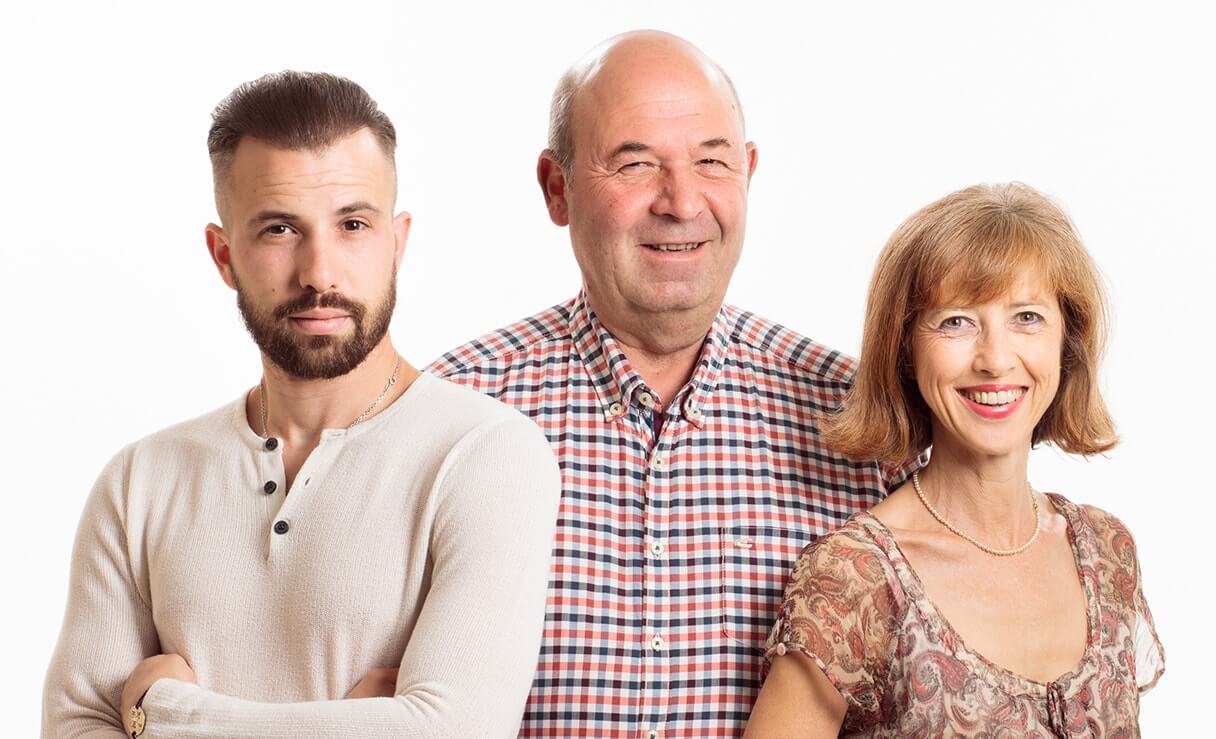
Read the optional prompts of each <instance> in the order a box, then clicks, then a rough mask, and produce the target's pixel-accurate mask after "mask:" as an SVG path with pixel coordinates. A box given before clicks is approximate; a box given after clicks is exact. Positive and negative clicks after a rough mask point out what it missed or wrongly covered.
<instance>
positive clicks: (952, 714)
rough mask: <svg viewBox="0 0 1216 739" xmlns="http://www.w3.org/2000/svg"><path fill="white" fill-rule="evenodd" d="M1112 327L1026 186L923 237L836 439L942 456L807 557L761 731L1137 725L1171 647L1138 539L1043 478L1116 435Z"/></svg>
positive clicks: (869, 329)
mask: <svg viewBox="0 0 1216 739" xmlns="http://www.w3.org/2000/svg"><path fill="white" fill-rule="evenodd" d="M1105 315H1106V310H1105V302H1104V298H1103V295H1102V290H1101V286H1100V280H1099V278H1098V275H1097V270H1096V268H1095V267H1094V265H1093V263H1092V261H1091V260H1090V258H1089V256H1088V254H1087V252H1086V251H1085V248H1084V247H1083V246H1082V245H1081V242H1080V240H1079V239H1078V237H1077V235H1076V231H1075V229H1074V228H1073V226H1072V224H1071V222H1070V221H1069V220H1068V218H1067V217H1066V216H1065V215H1064V214H1063V213H1062V212H1061V211H1060V210H1059V208H1057V207H1056V206H1055V205H1054V204H1052V203H1051V202H1050V201H1049V200H1047V198H1045V197H1044V196H1042V195H1040V194H1039V193H1038V192H1036V191H1034V190H1033V189H1031V188H1029V187H1026V186H1025V185H1021V184H1016V183H1014V184H1007V185H998V186H976V187H971V188H968V189H966V190H961V191H959V192H956V193H954V194H952V195H949V196H947V197H945V198H942V199H941V200H938V201H937V202H935V203H933V204H931V205H929V206H927V207H925V208H924V209H922V210H920V211H919V212H917V213H916V214H914V215H913V216H912V217H910V218H909V219H908V220H907V221H905V222H904V224H903V225H902V226H900V228H899V229H898V230H897V231H896V232H895V234H894V235H893V236H892V237H891V239H890V241H888V243H887V246H886V248H885V249H884V251H883V253H882V255H881V256H880V257H879V261H878V265H877V267H876V269H875V274H874V278H873V281H872V282H871V286H870V295H869V302H868V309H867V314H866V326H865V332H864V338H863V343H862V355H861V363H860V367H859V369H858V372H857V376H856V377H857V379H856V383H855V385H854V387H853V390H852V392H851V394H850V395H849V397H848V400H847V401H846V403H845V408H844V410H843V411H841V412H840V413H839V414H837V415H836V416H834V417H831V418H828V419H825V420H824V425H825V428H826V430H825V438H826V439H827V440H828V443H829V444H831V445H833V446H835V448H836V449H837V450H839V451H841V452H843V453H845V454H846V455H848V456H851V457H854V458H869V457H877V458H879V459H881V460H883V461H885V462H888V463H893V464H899V463H901V462H903V461H905V460H907V459H910V458H912V457H913V456H915V455H916V454H918V453H919V452H920V451H922V450H923V449H924V448H925V447H927V446H930V445H931V446H932V457H931V459H930V461H929V463H928V464H927V465H926V466H925V467H924V468H923V469H922V470H920V471H918V472H914V473H913V474H912V478H911V483H910V484H905V485H904V486H902V487H900V488H899V489H897V490H896V491H895V492H893V493H892V494H891V495H890V496H889V497H888V498H887V499H886V500H884V501H883V502H881V503H879V504H878V505H876V506H875V507H874V508H872V509H871V510H870V511H868V512H864V513H859V514H857V515H855V516H854V517H853V518H851V519H850V520H849V521H848V522H847V523H846V524H845V525H844V526H843V527H842V528H841V529H839V530H837V531H836V532H834V533H832V534H830V535H828V536H825V537H823V538H821V539H820V540H818V541H817V542H816V543H815V544H814V545H812V546H811V547H808V548H807V550H806V551H804V552H803V554H802V556H801V557H799V559H798V561H797V563H796V564H795V566H794V571H793V574H792V575H791V578H790V583H789V586H788V588H787V590H786V597H785V601H784V603H783V605H782V607H781V611H780V617H779V619H778V622H777V625H776V626H775V627H774V629H773V631H772V633H771V635H770V637H769V642H768V648H767V652H766V655H767V657H768V659H769V660H771V669H770V672H769V675H768V678H767V681H766V683H765V685H764V689H763V691H762V692H761V694H760V697H759V699H758V701H757V703H756V707H755V710H754V711H753V713H752V719H751V722H750V723H749V727H748V730H749V735H750V736H759V737H775V736H792V735H794V734H793V733H791V732H792V731H798V732H799V733H798V734H797V735H798V736H825V737H826V736H836V735H837V734H838V733H847V734H850V735H857V736H867V737H902V736H942V735H976V734H992V735H1000V734H1006V735H1010V736H1036V737H1038V736H1072V735H1073V734H1074V732H1081V733H1086V732H1089V731H1095V727H1098V728H1097V729H1096V733H1098V734H1099V735H1102V736H1106V735H1115V734H1121V733H1123V734H1126V735H1134V734H1138V717H1139V694H1140V693H1142V692H1144V691H1146V690H1148V689H1149V688H1150V687H1152V686H1153V685H1154V684H1155V683H1156V681H1157V678H1158V677H1160V675H1161V673H1162V672H1163V670H1164V653H1163V651H1162V648H1161V644H1160V642H1159V641H1158V640H1157V637H1156V633H1155V630H1154V627H1153V621H1152V616H1151V614H1150V613H1149V609H1148V605H1147V604H1146V602H1145V600H1144V596H1143V594H1142V591H1141V588H1140V576H1139V565H1138V562H1137V559H1136V554H1135V548H1134V546H1133V544H1132V539H1131V535H1130V534H1129V532H1128V531H1127V529H1126V528H1125V527H1124V526H1123V524H1122V523H1121V522H1119V521H1118V520H1117V519H1115V518H1114V517H1113V516H1111V515H1109V514H1107V513H1105V512H1104V511H1102V510H1099V509H1097V508H1094V507H1092V506H1084V505H1076V504H1074V503H1072V502H1070V501H1068V500H1067V499H1066V498H1064V497H1063V496H1062V495H1059V494H1055V493H1048V494H1043V493H1039V492H1037V491H1036V490H1034V488H1033V487H1031V485H1030V483H1029V482H1028V481H1027V476H1026V462H1027V456H1028V454H1029V452H1030V449H1031V447H1032V446H1033V445H1035V444H1037V443H1039V442H1048V443H1052V444H1055V445H1057V446H1059V447H1061V448H1062V449H1064V450H1066V451H1070V452H1074V453H1080V454H1094V453H1097V452H1101V451H1105V450H1107V449H1110V448H1111V447H1113V446H1114V444H1115V436H1114V426H1113V423H1112V422H1111V420H1110V417H1109V415H1108V414H1107V411H1106V407H1105V405H1104V404H1103V401H1102V398H1101V395H1100V394H1099V393H1098V389H1097V383H1096V381H1095V378H1096V375H1097V364H1098V358H1099V357H1100V355H1101V351H1102V344H1103V339H1104V336H1105ZM789 727H809V729H807V730H802V729H798V730H791V729H790V728H789Z"/></svg>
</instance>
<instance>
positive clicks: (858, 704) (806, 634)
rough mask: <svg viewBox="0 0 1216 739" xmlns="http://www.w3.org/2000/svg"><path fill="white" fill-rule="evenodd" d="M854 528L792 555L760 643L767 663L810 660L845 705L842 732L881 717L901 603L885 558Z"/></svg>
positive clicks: (873, 722) (850, 527)
mask: <svg viewBox="0 0 1216 739" xmlns="http://www.w3.org/2000/svg"><path fill="white" fill-rule="evenodd" d="M861 537H862V535H861V534H859V533H858V531H857V529H856V527H855V526H853V525H851V524H846V526H845V528H844V529H841V530H838V531H836V532H835V533H832V534H829V535H828V536H826V537H823V538H822V539H820V540H819V541H817V542H815V543H813V544H811V545H810V546H809V547H807V548H806V549H805V550H803V552H802V554H801V555H800V556H799V557H798V560H797V562H795V564H794V569H793V571H792V572H791V574H790V580H789V584H788V586H787V587H786V591H785V599H784V601H783V603H782V605H781V610H780V612H779V616H778V619H777V623H776V624H775V625H774V627H773V630H772V632H771V633H770V635H769V639H768V643H767V644H766V646H765V658H766V660H768V661H770V662H771V660H772V659H774V658H775V657H777V656H781V655H785V654H788V653H790V652H801V653H802V654H804V655H806V656H807V657H809V658H810V659H811V660H812V661H813V662H814V663H815V664H816V665H817V666H818V667H819V669H820V670H822V671H823V674H824V675H826V676H827V678H828V680H830V681H831V683H832V685H834V686H835V687H836V689H837V690H839V691H840V694H841V695H842V696H844V699H845V703H846V704H847V708H846V712H845V718H844V725H843V727H842V733H848V732H854V731H862V730H865V729H867V728H869V727H872V726H874V725H876V724H878V723H880V722H881V721H882V720H883V719H884V718H885V716H884V713H883V706H884V698H885V697H886V696H887V694H888V692H889V691H888V676H889V674H890V672H891V669H890V668H891V660H892V658H893V655H894V650H895V646H896V645H895V641H896V637H897V636H898V634H897V624H898V610H899V603H898V599H897V597H896V594H895V593H896V590H895V587H896V586H895V583H896V582H897V581H896V580H895V575H894V572H893V571H892V570H891V568H890V564H889V562H888V560H887V559H886V557H885V555H883V553H882V552H881V550H879V549H878V548H877V547H876V546H874V545H873V544H872V543H871V542H869V541H868V540H865V539H864V538H861Z"/></svg>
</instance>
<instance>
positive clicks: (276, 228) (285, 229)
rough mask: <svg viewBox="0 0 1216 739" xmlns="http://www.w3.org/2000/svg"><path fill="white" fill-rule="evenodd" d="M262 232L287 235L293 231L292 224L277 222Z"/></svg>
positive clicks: (271, 234) (272, 234) (268, 234)
mask: <svg viewBox="0 0 1216 739" xmlns="http://www.w3.org/2000/svg"><path fill="white" fill-rule="evenodd" d="M262 233H264V234H266V235H267V236H286V235H287V234H289V233H291V226H288V225H287V224H285V223H276V224H274V225H271V226H267V227H266V230H265V231H263V232H262Z"/></svg>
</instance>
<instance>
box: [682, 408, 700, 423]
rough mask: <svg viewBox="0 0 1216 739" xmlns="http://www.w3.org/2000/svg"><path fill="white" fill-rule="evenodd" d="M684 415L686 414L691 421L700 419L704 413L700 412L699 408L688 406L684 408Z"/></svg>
mask: <svg viewBox="0 0 1216 739" xmlns="http://www.w3.org/2000/svg"><path fill="white" fill-rule="evenodd" d="M684 415H686V416H688V417H689V418H690V419H691V420H693V421H700V420H701V418H702V417H703V416H704V415H705V414H704V413H702V412H701V409H700V408H694V407H692V406H689V407H688V408H687V409H685V411H684Z"/></svg>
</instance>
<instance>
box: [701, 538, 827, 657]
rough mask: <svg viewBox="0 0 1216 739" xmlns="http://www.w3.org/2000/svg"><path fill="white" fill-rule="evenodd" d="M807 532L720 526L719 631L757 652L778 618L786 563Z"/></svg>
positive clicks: (805, 541) (803, 542)
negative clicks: (720, 607)
mask: <svg viewBox="0 0 1216 739" xmlns="http://www.w3.org/2000/svg"><path fill="white" fill-rule="evenodd" d="M810 539H811V536H810V534H809V533H804V532H800V531H787V530H785V529H781V528H774V527H771V526H731V527H728V528H723V529H722V530H721V553H722V632H723V634H725V635H726V638H727V639H729V640H731V641H733V642H735V643H737V644H742V645H744V646H747V647H750V648H752V649H755V650H756V651H757V652H759V651H760V650H761V649H762V648H763V646H764V642H765V641H766V640H767V639H768V633H769V631H770V630H771V629H772V628H773V622H774V621H775V620H776V618H777V609H778V608H779V607H780V605H781V597H782V595H783V594H784V592H785V583H786V581H787V580H788V579H789V574H790V568H791V567H793V565H794V560H795V559H797V558H798V553H799V552H801V551H802V548H803V547H804V546H806V545H807V544H808V543H809V542H810Z"/></svg>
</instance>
